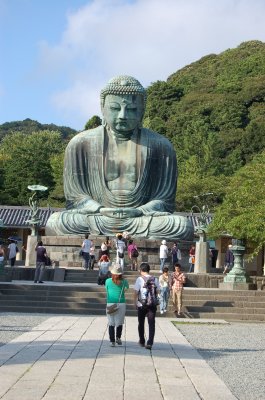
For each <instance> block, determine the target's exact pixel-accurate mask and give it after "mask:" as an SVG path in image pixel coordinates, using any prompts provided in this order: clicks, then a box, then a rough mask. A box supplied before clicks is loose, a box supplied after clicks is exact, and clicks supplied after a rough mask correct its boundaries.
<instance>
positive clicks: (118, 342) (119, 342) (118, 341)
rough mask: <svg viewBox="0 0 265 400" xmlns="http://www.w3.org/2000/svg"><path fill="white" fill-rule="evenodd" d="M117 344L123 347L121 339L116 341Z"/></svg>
mask: <svg viewBox="0 0 265 400" xmlns="http://www.w3.org/2000/svg"><path fill="white" fill-rule="evenodd" d="M116 343H117V344H118V345H119V346H121V345H122V341H121V339H120V338H117V339H116Z"/></svg>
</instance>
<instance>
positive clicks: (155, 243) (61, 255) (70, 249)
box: [41, 235, 190, 271]
mask: <svg viewBox="0 0 265 400" xmlns="http://www.w3.org/2000/svg"><path fill="white" fill-rule="evenodd" d="M41 239H42V241H43V245H44V246H45V247H46V249H47V253H48V255H49V256H50V258H51V259H52V260H54V261H56V262H57V263H59V266H60V267H67V268H75V267H81V266H82V257H80V255H79V252H80V249H81V245H82V242H83V240H84V237H83V236H43V237H42V238H41ZM89 239H91V240H93V241H94V244H95V246H96V259H98V253H99V250H100V246H101V244H102V242H103V241H104V239H105V237H102V236H92V235H91V236H90V237H89ZM115 240H116V239H115V238H112V243H113V246H112V251H111V260H112V261H114V260H115V258H116V249H115ZM135 244H136V246H137V248H138V251H139V257H138V262H139V263H141V262H148V263H149V264H150V267H151V269H159V247H160V244H161V241H160V240H148V239H138V240H135ZM167 245H168V247H169V248H171V247H172V246H173V242H167ZM179 248H180V250H181V254H182V259H181V261H180V263H181V265H182V266H183V269H184V270H186V271H187V270H188V267H189V265H188V260H189V248H190V243H189V242H181V243H180V244H179ZM126 254H127V252H126ZM126 261H127V262H128V257H126V255H125V262H126ZM169 264H170V262H168V263H167V265H169Z"/></svg>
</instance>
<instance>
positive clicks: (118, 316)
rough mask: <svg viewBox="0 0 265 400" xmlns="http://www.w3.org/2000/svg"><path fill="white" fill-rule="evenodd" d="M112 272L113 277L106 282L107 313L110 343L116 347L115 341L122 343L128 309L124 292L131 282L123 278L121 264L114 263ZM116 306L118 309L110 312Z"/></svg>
mask: <svg viewBox="0 0 265 400" xmlns="http://www.w3.org/2000/svg"><path fill="white" fill-rule="evenodd" d="M110 272H111V278H109V279H107V280H106V283H105V288H106V293H107V308H106V313H107V318H108V325H109V339H110V345H111V347H114V346H115V343H116V344H117V345H119V346H121V345H122V341H121V335H122V327H123V324H124V317H125V311H126V300H125V294H124V292H125V290H127V289H129V283H128V281H127V280H126V279H123V276H122V269H121V267H120V265H114V267H113V268H112V270H111V271H110ZM115 306H117V307H116V311H115V312H113V313H110V312H111V311H110V309H111V308H113V307H114V308H115ZM115 328H116V338H115ZM115 339H116V340H115Z"/></svg>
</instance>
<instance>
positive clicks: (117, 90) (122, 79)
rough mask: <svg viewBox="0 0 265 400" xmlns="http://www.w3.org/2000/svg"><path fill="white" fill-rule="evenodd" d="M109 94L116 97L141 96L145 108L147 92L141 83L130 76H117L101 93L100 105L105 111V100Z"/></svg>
mask: <svg viewBox="0 0 265 400" xmlns="http://www.w3.org/2000/svg"><path fill="white" fill-rule="evenodd" d="M108 94H114V95H115V94H116V95H124V94H125V95H126V94H132V95H139V96H142V98H143V106H144V108H145V104H146V91H145V89H144V87H143V86H142V85H141V83H140V82H139V81H138V80H137V79H135V78H133V77H132V76H129V75H120V76H116V77H114V78H112V79H110V80H109V82H108V83H107V85H106V86H105V87H104V88H103V89H102V90H101V92H100V104H101V109H102V110H103V107H104V102H105V98H106V96H107V95H108Z"/></svg>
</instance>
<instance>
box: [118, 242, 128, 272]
mask: <svg viewBox="0 0 265 400" xmlns="http://www.w3.org/2000/svg"><path fill="white" fill-rule="evenodd" d="M116 248H117V259H116V263H117V264H119V265H120V267H121V269H122V271H123V269H124V251H125V248H126V244H125V243H124V241H123V240H122V235H121V234H120V235H118V236H117V241H116Z"/></svg>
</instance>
